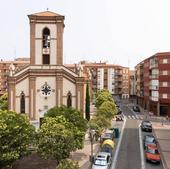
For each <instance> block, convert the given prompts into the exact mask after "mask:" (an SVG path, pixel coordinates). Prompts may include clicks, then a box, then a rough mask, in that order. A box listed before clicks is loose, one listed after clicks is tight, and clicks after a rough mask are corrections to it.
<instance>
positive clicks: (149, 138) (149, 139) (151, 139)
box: [143, 135, 157, 149]
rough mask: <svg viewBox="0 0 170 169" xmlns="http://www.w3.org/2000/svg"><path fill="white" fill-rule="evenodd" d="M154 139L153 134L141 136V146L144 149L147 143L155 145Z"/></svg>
mask: <svg viewBox="0 0 170 169" xmlns="http://www.w3.org/2000/svg"><path fill="white" fill-rule="evenodd" d="M156 143H157V142H156V139H155V137H154V136H153V135H145V136H144V138H143V147H144V149H146V147H147V145H154V146H156Z"/></svg>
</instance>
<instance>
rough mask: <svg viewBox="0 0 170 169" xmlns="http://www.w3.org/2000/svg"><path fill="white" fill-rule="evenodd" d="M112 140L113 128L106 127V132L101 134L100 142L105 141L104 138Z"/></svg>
mask: <svg viewBox="0 0 170 169" xmlns="http://www.w3.org/2000/svg"><path fill="white" fill-rule="evenodd" d="M108 139H110V140H113V139H114V131H113V130H109V129H107V130H106V132H105V133H104V135H103V136H102V143H103V142H104V141H105V140H108Z"/></svg>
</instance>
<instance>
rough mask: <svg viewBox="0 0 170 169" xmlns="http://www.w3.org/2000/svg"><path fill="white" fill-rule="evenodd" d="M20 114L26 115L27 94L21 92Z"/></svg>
mask: <svg viewBox="0 0 170 169" xmlns="http://www.w3.org/2000/svg"><path fill="white" fill-rule="evenodd" d="M20 112H21V113H25V94H24V92H23V91H22V92H21V99H20Z"/></svg>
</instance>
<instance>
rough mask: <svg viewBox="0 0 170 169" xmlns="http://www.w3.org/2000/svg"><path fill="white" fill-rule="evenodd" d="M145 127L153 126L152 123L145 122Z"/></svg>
mask: <svg viewBox="0 0 170 169" xmlns="http://www.w3.org/2000/svg"><path fill="white" fill-rule="evenodd" d="M143 125H145V126H151V123H150V122H143Z"/></svg>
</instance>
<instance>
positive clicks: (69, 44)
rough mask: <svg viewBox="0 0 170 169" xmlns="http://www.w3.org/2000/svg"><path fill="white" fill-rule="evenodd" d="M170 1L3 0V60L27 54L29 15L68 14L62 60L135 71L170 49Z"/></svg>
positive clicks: (0, 53)
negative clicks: (46, 12)
mask: <svg viewBox="0 0 170 169" xmlns="http://www.w3.org/2000/svg"><path fill="white" fill-rule="evenodd" d="M169 7H170V0H5V1H3V2H1V5H0V20H1V27H0V36H1V41H0V59H3V60H13V59H15V58H17V57H29V54H30V46H29V43H30V42H29V37H30V36H29V33H30V32H29V20H28V17H27V15H29V14H33V13H36V12H42V11H46V10H47V8H48V10H49V11H52V12H56V13H58V14H61V15H64V16H65V28H64V44H63V45H64V51H63V52H64V55H63V57H64V63H65V64H66V63H67V64H68V63H78V62H79V61H80V60H87V61H90V62H100V61H101V62H107V63H108V64H118V65H122V66H128V67H130V68H131V69H133V68H134V66H135V65H136V64H138V63H139V62H140V61H142V60H144V59H146V58H148V57H150V56H152V55H154V54H155V53H158V52H169V51H170V10H169Z"/></svg>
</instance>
